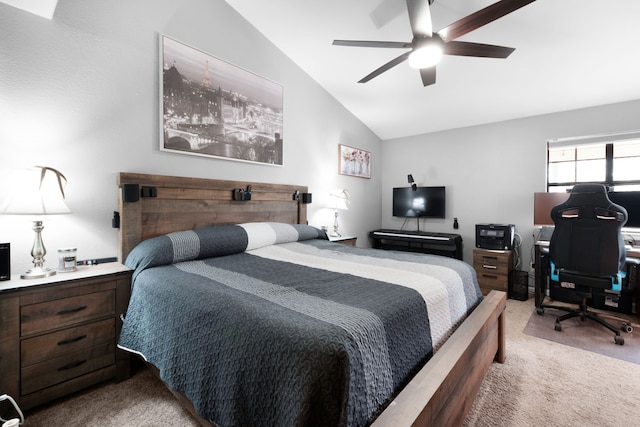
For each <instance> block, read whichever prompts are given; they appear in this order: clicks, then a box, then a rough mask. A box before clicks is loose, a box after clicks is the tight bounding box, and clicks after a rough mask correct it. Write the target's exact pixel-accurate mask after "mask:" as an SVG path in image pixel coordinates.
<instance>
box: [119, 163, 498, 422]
mask: <svg viewBox="0 0 640 427" xmlns="http://www.w3.org/2000/svg"><path fill="white" fill-rule="evenodd" d="M117 184H118V187H119V190H120V191H119V192H118V194H119V197H118V208H119V213H120V218H121V222H120V232H119V259H120V260H124V259H126V256H127V254H128V253H129V252H130V251H131V249H133V247H134V246H135V245H136V244H138V243H139V242H141V241H142V240H144V239H148V238H151V237H155V236H159V235H162V234H166V233H169V232H173V231H181V230H189V229H194V228H199V227H206V226H212V225H224V224H237V223H243V222H259V221H275V222H285V223H289V224H294V223H298V224H305V223H306V221H307V209H306V204H304V203H303V201H302V199H303V197H302V194H303V193H307V192H308V189H307V187H305V186H296V185H283V184H264V183H255V182H237V181H225V180H212V179H202V178H185V177H174V176H162V175H145V174H136V173H120V174H118V177H117ZM247 185H251V186H252V194H251V200H250V201H235V200H234V197H233V191H234V190H235V189H243V190H245V189H246V188H247ZM125 193H126V197H124V196H123V195H124V194H125ZM132 195H133V199H135V198H136V197H135V196H136V195H142V196H144V197H140V199H139V200H138V201H132V202H128V201H124V199H127V200H129V198H130V197H132ZM296 195H299V197H296ZM505 308H506V294H505V293H504V292H497V291H491V293H490V294H489V295H487V296H486V297H485V299H484V300H483V301H482V303H481V304H480V305H479V306H478V307H477V308H476V309H475V310H474V311H473V312H472V313H471V314H470V315H469V317H468V318H467V319H466V320H465V321H464V322H463V323H462V324H461V325H460V327H459V328H458V329H457V330H456V331H455V332H454V334H453V335H452V336H451V337H450V338H449V339H448V340H447V341H446V342H445V343H444V344H443V345H442V347H440V349H439V350H438V352H437V353H436V354H435V355H434V357H433V358H432V359H431V360H430V361H429V362H428V363H427V364H426V365H425V366H424V367H423V368H422V369H421V370H420V371H419V372H418V373H417V374H416V376H415V377H414V378H413V379H412V380H411V381H410V382H409V384H407V385H406V386H405V388H404V389H403V390H402V391H401V392H400V393H399V394H398V396H397V397H396V398H395V400H394V401H393V402H392V403H391V404H390V405H389V406H388V407H387V408H386V409H385V411H384V412H383V413H382V414H381V415H380V416H379V417H378V418H377V419H376V420H375V422H374V423H373V426H375V427H382V426H394V427H395V426H413V425H416V426H417V425H420V426H427V425H428V426H439V425H442V426H444V425H446V426H453V425H462V424H463V422H464V421H465V419H466V416H467V414H468V412H469V410H470V409H471V405H472V404H473V400H474V399H475V396H476V394H477V393H478V390H479V389H480V385H481V384H482V381H483V380H484V378H485V376H486V374H487V371H488V370H489V366H490V365H491V363H493V361H494V360H496V361H497V362H500V363H502V362H504V359H505V313H504V310H505ZM174 394H176V393H174ZM176 395H177V397H178V398H179V399H180V400H181V401H182V402H183V403H185V401H186V398H184V396H180V395H178V394H176ZM186 406H187V409H189V410H190V411H191V412H192V413H193V414H194V415H195V416H196V417H198V416H197V414H195V411H194V410H193V406H192V405H189V404H188V401H187V405H186ZM198 418H199V417H198ZM199 419H200V421H201V422H203V423H206V421H204V420H202V419H201V418H199Z"/></svg>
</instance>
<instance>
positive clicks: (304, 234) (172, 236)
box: [125, 222, 327, 271]
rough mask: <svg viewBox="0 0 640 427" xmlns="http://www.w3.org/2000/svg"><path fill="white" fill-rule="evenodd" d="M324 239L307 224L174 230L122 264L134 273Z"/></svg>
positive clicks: (147, 243) (144, 245) (143, 246)
mask: <svg viewBox="0 0 640 427" xmlns="http://www.w3.org/2000/svg"><path fill="white" fill-rule="evenodd" d="M318 238H320V239H326V238H327V235H326V233H325V232H324V231H322V230H319V229H317V228H315V227H312V226H310V225H304V224H285V223H279V222H250V223H245V224H238V225H221V226H216V227H205V228H199V229H195V230H186V231H177V232H174V233H169V234H165V235H164V236H158V237H154V238H151V239H147V240H145V241H143V242H140V243H139V244H138V245H137V246H136V247H135V248H133V250H132V251H131V252H130V253H129V256H128V257H127V260H126V261H125V265H126V266H127V267H129V268H131V269H135V270H136V271H141V270H144V269H146V268H150V267H156V266H159V265H166V264H173V263H176V262H181V261H190V260H195V259H203V258H212V257H217V256H224V255H231V254H235V253H240V252H244V251H248V250H251V249H257V248H261V247H264V246H268V245H275V244H278V243H287V242H298V241H302V240H310V239H318Z"/></svg>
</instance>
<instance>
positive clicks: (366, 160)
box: [338, 144, 371, 178]
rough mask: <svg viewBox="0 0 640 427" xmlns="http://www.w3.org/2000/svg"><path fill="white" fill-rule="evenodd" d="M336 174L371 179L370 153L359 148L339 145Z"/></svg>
mask: <svg viewBox="0 0 640 427" xmlns="http://www.w3.org/2000/svg"><path fill="white" fill-rule="evenodd" d="M338 172H339V173H341V174H342V175H351V176H357V177H360V178H371V153H370V152H369V151H366V150H361V149H360V148H354V147H349V146H348V145H343V144H339V145H338Z"/></svg>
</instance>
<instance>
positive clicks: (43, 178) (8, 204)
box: [0, 166, 71, 215]
mask: <svg viewBox="0 0 640 427" xmlns="http://www.w3.org/2000/svg"><path fill="white" fill-rule="evenodd" d="M66 185H67V179H66V178H65V176H64V175H63V174H62V173H60V172H59V171H57V170H56V169H53V168H50V167H47V166H34V167H31V168H28V169H20V170H17V171H15V174H14V177H13V179H12V181H11V190H10V193H9V196H8V197H7V198H6V199H5V201H4V202H3V203H2V205H0V214H8V215H56V214H67V213H71V209H69V207H68V206H67V204H66V203H65V201H64V197H65V196H64V188H65V186H66Z"/></svg>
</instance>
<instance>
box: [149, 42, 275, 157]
mask: <svg viewBox="0 0 640 427" xmlns="http://www.w3.org/2000/svg"><path fill="white" fill-rule="evenodd" d="M282 106H283V87H282V86H281V85H279V84H278V83H275V82H273V81H271V80H268V79H266V78H264V77H261V76H258V75H257V74H254V73H252V72H250V71H247V70H245V69H242V68H240V67H237V66H235V65H233V64H230V63H228V62H225V61H223V60H221V59H218V58H216V57H215V56H212V55H210V54H208V53H206V52H202V51H200V50H198V49H195V48H193V47H190V46H187V45H185V44H183V43H180V42H178V41H176V40H173V39H171V38H169V37H167V36H165V35H161V36H160V110H161V113H160V114H161V119H160V127H161V129H160V135H161V137H160V150H162V151H171V152H176V153H182V154H190V155H196V156H206V157H216V158H222V159H227V160H237V161H245V162H255V163H262V164H268V165H278V166H282V158H283V139H282V127H283V126H282V118H283V117H282Z"/></svg>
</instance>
